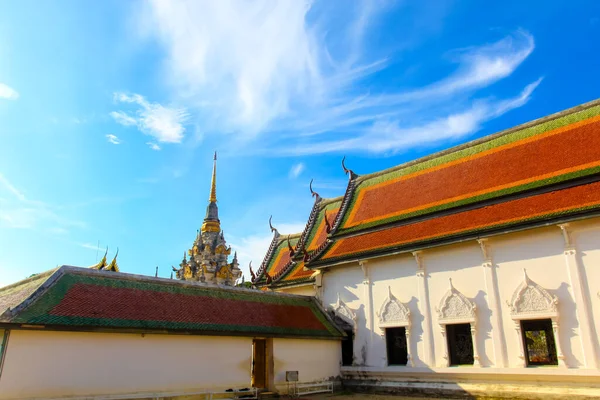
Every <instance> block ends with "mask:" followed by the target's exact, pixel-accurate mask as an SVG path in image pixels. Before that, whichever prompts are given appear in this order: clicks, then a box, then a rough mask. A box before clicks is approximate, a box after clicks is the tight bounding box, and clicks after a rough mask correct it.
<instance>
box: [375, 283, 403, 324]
mask: <svg viewBox="0 0 600 400" xmlns="http://www.w3.org/2000/svg"><path fill="white" fill-rule="evenodd" d="M377 317H379V327H380V328H381V330H382V331H383V330H384V328H389V327H396V326H404V327H407V330H406V331H407V334H408V330H409V329H408V328H410V310H409V309H408V307H407V306H406V305H405V304H404V303H402V302H400V301H399V300H398V299H397V298H396V297H395V296H394V295H393V294H392V289H391V287H389V286H388V297H387V298H386V299H385V301H384V302H383V304H382V305H381V309H380V310H379V312H378V313H377Z"/></svg>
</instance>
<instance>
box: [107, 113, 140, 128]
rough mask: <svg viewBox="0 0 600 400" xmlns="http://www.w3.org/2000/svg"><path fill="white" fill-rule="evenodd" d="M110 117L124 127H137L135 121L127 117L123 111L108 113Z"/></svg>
mask: <svg viewBox="0 0 600 400" xmlns="http://www.w3.org/2000/svg"><path fill="white" fill-rule="evenodd" d="M110 116H111V117H113V118H114V120H115V121H117V123H119V124H121V125H124V126H134V125H137V123H138V121H137V119H135V118H133V117H131V116H129V115H127V113H125V112H123V111H113V112H111V113H110Z"/></svg>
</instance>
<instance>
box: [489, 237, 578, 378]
mask: <svg viewBox="0 0 600 400" xmlns="http://www.w3.org/2000/svg"><path fill="white" fill-rule="evenodd" d="M490 247H491V251H492V254H493V256H492V257H493V261H494V265H495V266H496V273H497V276H498V287H499V294H500V302H501V306H502V309H501V312H502V323H503V325H504V332H505V337H506V347H507V356H508V365H509V366H510V367H514V366H519V365H520V364H521V363H522V361H521V360H520V359H519V354H520V340H521V338H520V336H519V335H518V333H517V331H516V329H515V323H514V321H513V319H512V318H511V314H510V309H509V308H508V306H507V304H506V302H507V301H510V299H511V297H512V295H513V293H514V291H515V290H516V289H517V287H518V286H519V285H520V284H521V282H523V279H524V273H523V269H526V270H527V275H528V276H529V278H530V279H531V280H532V281H534V282H536V283H537V284H538V285H540V286H542V287H543V288H544V289H546V290H547V291H548V292H549V293H550V294H551V295H554V296H556V297H557V298H558V312H559V322H560V325H559V338H556V339H557V340H560V344H561V347H562V350H563V353H564V356H565V363H566V365H567V366H568V367H572V368H576V367H582V366H583V363H582V343H581V338H580V335H579V323H578V320H577V315H576V309H577V307H576V305H575V301H574V296H573V292H572V287H571V284H570V281H569V271H568V268H567V265H566V262H565V255H564V248H565V244H564V240H563V236H562V233H561V230H560V228H559V227H557V226H555V225H554V226H550V227H547V228H539V229H536V230H533V231H524V232H519V233H513V234H510V235H503V236H498V237H494V238H491V239H490Z"/></svg>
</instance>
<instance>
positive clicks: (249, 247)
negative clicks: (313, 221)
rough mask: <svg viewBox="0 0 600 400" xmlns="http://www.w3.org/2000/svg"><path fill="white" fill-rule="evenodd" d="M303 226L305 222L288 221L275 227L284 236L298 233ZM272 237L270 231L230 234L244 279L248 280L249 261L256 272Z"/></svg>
mask: <svg viewBox="0 0 600 400" xmlns="http://www.w3.org/2000/svg"><path fill="white" fill-rule="evenodd" d="M305 226H306V224H304V223H288V224H280V225H277V226H276V228H277V229H278V231H279V233H281V234H282V235H284V236H285V235H287V234H292V233H300V232H302V231H303V230H304V227H305ZM272 239H273V234H272V233H267V234H264V235H250V236H245V237H240V238H236V237H235V236H231V238H230V241H231V242H230V244H231V247H232V248H233V250H234V251H236V252H237V255H238V261H239V263H240V269H241V270H242V272H243V273H244V275H245V276H246V280H249V278H250V270H249V269H248V265H249V263H250V261H252V269H253V270H254V272H255V273H256V271H257V270H258V268H259V267H260V264H261V263H262V261H263V257H264V256H265V255H266V254H267V250H269V245H270V244H271V240H272Z"/></svg>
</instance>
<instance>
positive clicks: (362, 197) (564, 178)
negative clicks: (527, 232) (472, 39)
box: [258, 100, 600, 286]
mask: <svg viewBox="0 0 600 400" xmlns="http://www.w3.org/2000/svg"><path fill="white" fill-rule="evenodd" d="M342 167H343V169H344V172H346V174H347V175H348V177H349V180H348V186H347V188H346V191H345V194H344V196H343V197H342V198H341V199H339V198H338V199H334V201H325V200H323V199H320V197H319V196H318V195H316V194H315V193H313V196H314V195H316V198H317V200H316V201H315V205H314V206H313V210H312V211H311V214H310V217H309V220H308V223H307V228H306V229H305V231H304V232H303V233H302V234H301V235H300V240H299V244H298V245H297V248H296V249H294V250H295V256H294V257H292V258H291V261H290V262H289V264H288V265H287V266H285V267H283V269H281V268H282V267H281V266H278V267H277V268H279V270H280V271H284V273H283V274H282V273H280V275H282V276H281V277H280V278H279V282H280V284H284V283H285V282H288V281H289V282H293V281H295V279H299V278H303V277H305V276H310V275H309V274H310V272H311V271H310V269H314V268H320V267H327V266H330V265H334V264H339V263H344V262H349V261H356V260H358V259H364V258H370V257H378V256H381V255H386V254H393V253H398V252H407V251H415V250H419V249H423V248H427V247H433V246H439V245H443V244H448V243H453V242H456V241H461V240H468V239H470V238H478V237H481V236H489V235H493V234H499V233H505V232H509V231H516V230H522V229H530V228H533V227H537V226H543V225H545V224H550V223H559V222H565V221H569V220H574V219H579V218H589V217H593V216H597V215H600V190H599V189H600V100H596V101H593V102H590V103H587V104H583V105H581V106H578V107H574V108H572V109H569V110H566V111H563V112H560V113H557V114H554V115H550V116H547V117H544V118H541V119H538V120H535V121H532V122H529V123H526V124H523V125H520V126H517V127H515V128H511V129H508V130H505V131H503V132H500V133H497V134H494V135H490V136H487V137H483V138H480V139H478V140H475V141H472V142H469V143H466V144H463V145H461V146H457V147H455V148H452V149H449V150H445V151H443V152H440V153H437V154H433V155H430V156H427V157H424V158H421V159H418V160H415V161H411V162H408V163H405V164H402V165H398V166H396V167H393V168H390V169H388V170H384V171H379V172H375V173H371V174H368V175H362V176H361V175H357V174H356V173H354V172H353V171H351V170H350V169H348V168H347V166H346V164H345V163H344V162H342ZM325 208H326V209H327V211H326V213H327V224H325V221H324V215H325V211H324V209H325ZM325 225H328V227H325ZM281 246H282V247H281V249H283V250H281V251H284V246H283V245H281ZM305 269H306V271H305ZM268 270H269V269H268V267H267V271H268ZM300 271H303V272H302V275H301V276H299V275H298V274H299V273H300ZM274 281H275V282H274V284H273V285H277V280H274ZM258 283H261V281H258ZM273 285H272V286H273Z"/></svg>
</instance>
